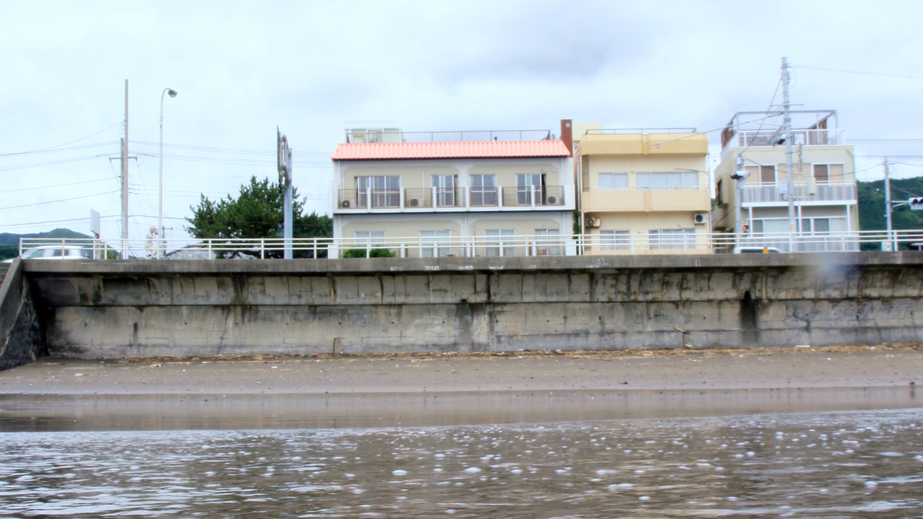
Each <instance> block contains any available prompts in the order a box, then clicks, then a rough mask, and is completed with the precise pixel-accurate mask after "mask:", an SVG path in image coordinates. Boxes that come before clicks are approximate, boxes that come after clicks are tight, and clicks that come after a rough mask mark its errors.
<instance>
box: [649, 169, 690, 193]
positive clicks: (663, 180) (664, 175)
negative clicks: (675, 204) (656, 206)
mask: <svg viewBox="0 0 923 519" xmlns="http://www.w3.org/2000/svg"><path fill="white" fill-rule="evenodd" d="M677 180H678V182H677ZM635 187H636V188H637V189H639V190H641V191H658V190H668V189H672V190H690V189H699V188H700V186H699V173H698V172H696V171H652V172H645V171H642V172H638V173H635Z"/></svg>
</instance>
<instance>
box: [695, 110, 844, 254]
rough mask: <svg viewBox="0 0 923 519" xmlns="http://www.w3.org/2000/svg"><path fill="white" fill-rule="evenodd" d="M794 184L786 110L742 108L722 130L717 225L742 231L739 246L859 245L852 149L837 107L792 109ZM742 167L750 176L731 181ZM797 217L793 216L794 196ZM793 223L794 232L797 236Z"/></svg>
mask: <svg viewBox="0 0 923 519" xmlns="http://www.w3.org/2000/svg"><path fill="white" fill-rule="evenodd" d="M791 114H792V139H793V141H792V165H793V167H792V170H793V179H792V182H793V188H792V190H791V193H789V189H788V182H787V175H786V171H787V166H786V164H787V159H786V146H785V142H784V139H785V134H784V132H782V131H780V130H778V129H779V128H783V126H782V123H783V121H782V116H781V114H779V113H763V112H740V113H737V114H735V115H734V117H733V118H732V119H731V121H730V122H729V123H728V125H727V127H726V128H725V129H724V131H723V133H722V135H721V146H722V150H721V162H720V164H719V165H718V167H717V168H715V181H716V184H715V210H714V213H713V215H712V217H713V223H712V225H713V227H714V228H715V230H717V231H726V232H735V230H736V229H737V214H738V211H737V209H738V207H739V208H740V219H741V222H740V230H741V231H742V232H743V233H744V235H743V236H742V237H741V238H740V240H739V241H737V242H734V243H728V244H727V246H728V248H731V247H732V246H733V245H737V246H740V247H755V248H760V247H771V248H773V249H777V250H779V251H780V252H815V251H842V250H858V248H859V247H858V243H857V241H856V234H855V233H856V232H857V231H858V229H859V211H858V198H857V188H856V174H855V155H854V150H853V147H852V146H847V145H845V144H843V139H842V135H841V133H842V132H841V130H840V129H839V128H838V127H837V126H838V125H837V115H836V112H835V111H832V110H826V111H792V112H791ZM741 168H743V170H745V171H746V172H747V175H746V178H745V180H743V181H742V182H740V184H738V181H737V180H735V179H734V178H732V174H734V172H735V171H738V170H740V169H741ZM790 200H791V205H792V206H793V209H794V222H791V221H790V219H789V201H790ZM792 223H794V229H795V232H794V233H791V232H790V231H791V229H792Z"/></svg>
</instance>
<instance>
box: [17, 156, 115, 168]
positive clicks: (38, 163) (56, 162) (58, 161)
mask: <svg viewBox="0 0 923 519" xmlns="http://www.w3.org/2000/svg"><path fill="white" fill-rule="evenodd" d="M108 156H109V155H103V154H100V155H89V156H86V157H75V158H71V159H61V160H50V161H48V162H33V163H32V164H20V165H18V166H5V167H0V171H12V170H14V169H29V168H38V167H42V166H54V165H56V164H66V163H68V162H80V161H84V160H90V159H98V158H100V157H108Z"/></svg>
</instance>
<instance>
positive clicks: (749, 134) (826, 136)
mask: <svg viewBox="0 0 923 519" xmlns="http://www.w3.org/2000/svg"><path fill="white" fill-rule="evenodd" d="M841 132H842V130H838V129H820V130H805V129H794V130H792V145H793V146H798V145H802V146H833V145H837V144H843V139H842V137H841V136H840V133H841ZM784 136H785V135H784V134H780V133H777V132H775V131H766V130H760V131H756V130H739V131H737V132H735V133H734V136H733V137H732V138H731V139H730V140H728V143H727V144H726V145H725V147H724V148H725V150H727V149H730V148H732V147H737V148H746V147H751V148H752V147H758V146H782V145H784V143H782V144H780V143H779V140H780V139H782V138H783V137H784Z"/></svg>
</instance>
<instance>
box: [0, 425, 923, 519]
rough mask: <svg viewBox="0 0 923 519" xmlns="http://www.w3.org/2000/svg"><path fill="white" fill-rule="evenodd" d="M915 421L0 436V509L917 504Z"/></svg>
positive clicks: (380, 510) (921, 449) (326, 511)
mask: <svg viewBox="0 0 923 519" xmlns="http://www.w3.org/2000/svg"><path fill="white" fill-rule="evenodd" d="M921 419H923V411H921V410H904V411H872V412H857V413H813V414H792V415H765V416H746V417H717V418H676V419H650V420H639V419H634V420H631V421H609V422H574V423H561V424H545V425H543V426H532V425H515V424H514V425H502V426H496V425H490V426H457V427H431V428H387V429H338V430H302V431H298V430H294V431H293V430H286V431H166V432H88V433H79V432H78V433H5V434H3V435H0V510H3V511H4V513H8V514H11V515H19V516H25V515H29V514H32V515H44V516H61V517H79V516H104V515H109V514H115V513H118V514H123V515H143V516H148V515H150V516H161V517H164V516H175V517H188V516H194V515H205V516H261V515H267V512H266V511H267V510H270V509H272V510H281V511H284V512H287V513H289V514H291V515H294V516H312V514H313V516H318V517H320V516H361V515H363V514H366V515H367V514H378V515H380V516H418V517H429V516H439V515H445V514H447V513H448V511H449V510H452V511H454V512H455V513H456V514H458V515H464V516H466V517H467V516H471V517H475V516H496V517H533V516H536V515H542V516H545V517H551V516H558V517H566V516H567V515H568V514H573V515H575V516H578V515H585V516H606V515H612V514H611V512H612V511H613V510H619V511H622V512H625V511H630V510H634V509H635V508H638V507H641V506H643V507H645V508H646V509H648V510H652V511H660V512H658V513H661V514H666V513H667V512H669V513H670V514H672V515H674V516H695V515H737V514H740V515H756V516H758V515H779V514H780V513H784V514H794V515H798V514H801V516H804V517H808V516H830V515H837V514H840V515H842V514H870V513H875V512H889V511H894V510H898V509H901V510H918V509H921V508H923V502H921V501H920V499H921V498H920V495H919V494H920V493H919V491H918V488H919V485H920V483H921V482H923V476H920V466H921V465H920V463H921V461H923V454H921V453H923V437H921V435H923V428H920V427H916V425H915V424H918V423H921ZM777 433H781V434H777ZM779 437H781V438H783V440H782V441H777V440H776V438H779ZM794 439H800V440H802V441H798V442H796V441H793V440H794ZM790 440H791V441H790ZM128 446H130V448H127V447H128ZM847 447H848V448H847ZM607 449H609V450H607ZM532 451H534V452H532ZM849 451H852V452H849ZM410 474H413V476H412V477H408V476H409V475H410ZM626 479H628V480H630V481H631V483H628V482H626ZM484 496H490V499H486V498H485V497H484ZM640 503H643V505H642V504H640ZM786 506H787V507H791V508H783V507H786ZM655 515H656V513H655Z"/></svg>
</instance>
